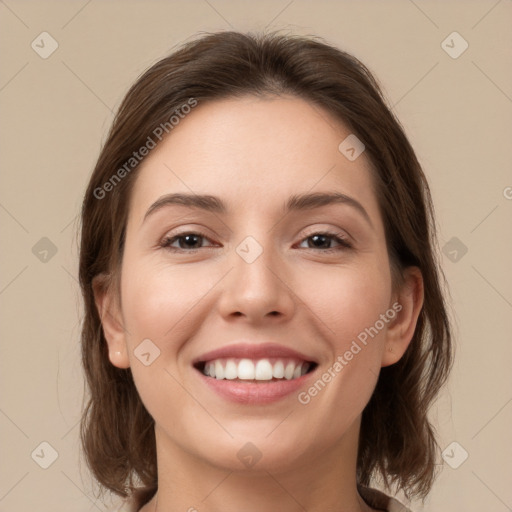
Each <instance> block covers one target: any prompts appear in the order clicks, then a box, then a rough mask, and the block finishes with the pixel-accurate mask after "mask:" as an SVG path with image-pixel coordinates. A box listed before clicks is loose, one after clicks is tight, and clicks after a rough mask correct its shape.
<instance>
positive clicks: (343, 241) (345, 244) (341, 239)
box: [160, 231, 353, 253]
mask: <svg viewBox="0 0 512 512" xmlns="http://www.w3.org/2000/svg"><path fill="white" fill-rule="evenodd" d="M189 235H196V236H199V237H201V238H204V239H206V240H209V241H211V240H210V239H209V238H208V237H207V236H206V235H204V234H203V233H200V232H197V231H187V232H184V233H180V234H178V235H174V236H171V237H166V238H164V239H163V240H162V242H161V244H160V247H162V248H163V249H166V250H168V251H171V252H175V253H178V252H181V253H184V252H186V253H196V252H197V251H199V250H200V249H181V248H177V247H171V244H172V243H174V242H175V241H177V240H179V239H180V238H185V237H186V236H189ZM317 235H320V236H326V237H329V238H332V239H333V240H334V241H335V242H338V244H339V245H338V246H337V247H331V248H329V249H321V248H320V249H315V248H313V247H307V248H306V249H307V250H312V251H315V252H323V253H334V252H338V251H342V250H347V249H352V248H353V246H352V244H351V243H350V242H349V241H348V239H347V238H346V237H345V236H344V235H343V234H342V233H334V232H330V231H318V232H314V233H312V234H311V235H309V236H307V237H305V238H303V239H302V240H301V243H302V242H303V241H304V240H307V239H308V238H312V237H314V236H317ZM207 248H208V247H206V249H207Z"/></svg>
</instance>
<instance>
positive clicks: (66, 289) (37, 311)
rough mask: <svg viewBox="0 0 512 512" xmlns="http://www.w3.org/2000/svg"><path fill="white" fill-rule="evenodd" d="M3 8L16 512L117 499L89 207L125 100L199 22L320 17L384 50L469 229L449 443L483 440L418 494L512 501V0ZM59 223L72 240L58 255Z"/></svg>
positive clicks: (430, 504)
mask: <svg viewBox="0 0 512 512" xmlns="http://www.w3.org/2000/svg"><path fill="white" fill-rule="evenodd" d="M0 15H1V21H0V23H1V26H0V34H1V35H0V38H1V42H2V65H1V77H0V108H1V116H2V117H1V119H2V123H1V135H0V143H1V164H2V175H1V189H0V222H1V225H2V235H3V242H2V245H1V274H0V303H1V308H2V309H1V311H2V313H1V316H2V322H1V335H2V344H1V358H0V361H1V397H0V428H1V453H2V456H1V460H2V463H1V483H0V511H1V512H14V511H23V512H26V511H29V510H30V511H38V512H39V511H40V512H46V511H48V512H50V511H51V512H58V511H66V512H85V511H96V510H105V506H104V505H103V504H101V503H100V502H99V501H96V500H95V498H94V495H93V491H94V490H95V487H94V484H93V482H92V480H91V478H90V475H89V473H88V472H87V468H86V466H85V463H84V461H83V459H82V458H80V456H79V450H78V446H79V444H78V427H77V425H78V421H79V415H80V406H81V400H82V391H83V381H82V375H81V367H80V361H79V315H80V300H79V289H78V284H77V281H76V275H77V260H76V253H77V250H76V228H77V223H76V215H77V213H78V211H79V206H80V202H81V197H82V194H83V192H84V189H85V185H86V183H87V180H88V176H89V174H90V172H91V170H92V167H93V164H94V162H95V159H96V158H97V155H98V151H99V148H100V144H101V142H102V141H103V140H104V138H105V135H106V131H107V129H108V127H109V125H110V123H111V121H112V112H113V111H115V109H116V108H117V106H118V105H119V103H120V100H121V98H122V96H123V95H124V93H125V92H126V90H127V88H128V87H129V86H130V85H131V83H132V82H133V81H134V80H135V79H136V77H137V76H138V75H139V74H140V73H141V72H142V71H143V70H144V69H146V68H147V67H148V66H149V65H151V64H152V63H154V62H155V61H156V60H158V59H159V58H161V57H163V56H164V55H166V54H167V53H168V52H169V51H170V50H171V48H173V47H174V46H175V45H177V44H178V43H180V42H182V41H184V40H186V39H188V38H190V37H192V36H193V35H194V34H196V33H198V32H199V31H216V30H225V29H230V28H233V29H236V30H257V29H264V28H265V27H267V28H269V29H272V28H275V29H282V28H284V29H289V30H291V31H293V32H296V33H300V34H316V35H320V36H322V37H324V38H326V39H327V40H328V41H330V42H332V43H334V44H336V45H338V46H339V47H341V48H343V49H345V50H347V51H349V52H352V53H354V54H355V55H356V56H357V57H359V58H360V59H361V60H362V61H363V62H364V63H365V64H367V65H368V66H369V68H370V69H371V70H372V71H373V72H374V73H375V74H376V76H377V77H378V79H379V80H380V81H381V83H382V85H383V87H384V89H385V92H386V95H387V97H388V98H389V102H390V104H391V105H393V108H394V110H395V111H396V113H397V115H398V116H399V118H400V119H401V121H402V123H403V125H404V127H405V129H406V132H407V134H408V136H409V137H410V140H411V142H412V144H413V146H414V147H415V149H416V151H417V154H418V157H419V159H420V161H421V163H422V164H423V166H424V168H425V171H426V173H427V175H428V177H429V179H430V183H431V185H432V190H433V195H434V201H435V205H436V211H437V215H438V222H439V226H440V233H439V236H440V245H441V247H445V244H447V243H448V242H449V241H450V240H451V239H452V237H457V239H459V241H460V243H462V244H464V246H466V247H467V253H466V254H464V255H463V256H462V258H460V259H459V260H458V261H452V260H451V259H450V258H452V259H453V254H454V253H452V255H451V256H450V252H449V251H452V250H453V248H454V246H453V244H454V243H455V242H453V241H451V242H450V244H452V245H448V246H446V249H445V252H446V254H447V255H443V256H442V263H443V268H444V271H445V273H446V276H447V278H448V281H449V283H450V287H451V294H452V298H453V316H454V317H456V338H457V347H458V350H457V361H456V364H455V368H454V371H453V374H452V377H451V380H450V383H449V386H448V387H447V389H446V390H445V392H444V393H443V395H442V396H441V397H440V399H439V401H438V404H437V406H436V407H435V409H434V410H433V411H432V417H433V419H434V421H435V422H436V425H437V427H438V430H439V433H440V437H441V445H442V448H443V449H444V448H446V447H448V446H449V445H450V443H452V442H457V443H458V444H459V445H458V446H456V447H455V450H454V451H453V452H452V451H451V449H450V450H448V454H449V455H451V458H450V459H448V458H447V460H450V462H451V464H452V465H456V464H455V462H460V460H461V459H460V458H461V455H462V454H463V452H462V450H465V451H467V453H468V454H469V456H468V458H467V460H465V461H464V462H463V463H462V464H461V465H460V466H459V467H458V468H457V469H452V467H450V466H449V465H448V464H447V463H446V462H444V463H443V459H442V458H441V454H440V455H439V457H440V458H439V460H440V464H443V470H442V472H441V475H440V477H439V479H438V480H437V482H436V485H435V487H434V489H433V491H432V493H431V495H430V497H429V499H428V500H427V502H426V504H425V506H424V507H423V508H422V507H421V506H420V504H417V503H413V504H411V505H412V507H413V509H414V510H415V511H420V510H424V511H435V512H440V511H443V512H450V511H462V510H463V511H465V512H472V511H475V512H476V511H478V512H480V511H482V510H485V511H495V512H502V511H503V512H505V511H507V510H511V509H512V487H511V486H510V475H511V474H512V472H511V469H512V468H511V460H512V459H511V455H512V453H511V443H510V434H509V432H510V424H511V419H512V386H511V384H512V382H511V372H510V366H511V355H512V343H511V342H512V336H511V334H510V333H511V327H512V322H511V313H512V271H511V263H510V262H511V261H512V237H511V236H510V235H511V222H510V221H511V219H512V188H510V187H512V172H511V162H512V159H511V156H512V144H511V140H512V138H511V136H512V66H511V60H512V59H511V57H512V31H511V30H510V26H511V25H510V22H511V21H512V2H511V1H510V0H499V1H496V0H488V1H473V2H467V1H466V2H461V1H458V2H455V1H452V2H427V1H424V2H420V1H419V0H416V1H415V2H413V1H410V0H401V1H388V2H383V1H375V2H373V1H372V2H370V1H365V2H362V1H359V2H355V1H354V2H348V1H340V2H334V1H331V2H329V1H318V2H312V1H308V2H305V1H299V0H295V1H293V0H292V1H289V0H282V1H275V2H270V1H263V2H258V3H256V2H254V3H249V2H248V1H232V0H231V1H227V0H208V1H206V0H204V1H189V2H177V1H174V2H155V1H153V2H144V3H143V2H142V1H138V2H133V1H131V2H120V1H109V2H101V1H99V0H92V1H81V2H71V1H69V2H48V1H38V2H34V1H31V2H28V1H26V2H25V1H24V2H22V1H14V0H5V1H0ZM43 31H46V32H48V33H49V34H51V36H52V37H53V38H54V39H55V40H56V41H57V42H58V45H59V46H58V48H57V50H56V51H55V52H54V53H53V54H52V55H51V56H49V57H48V58H47V59H43V58H41V57H40V56H39V54H38V53H36V52H35V51H34V50H33V49H32V47H31V43H32V41H34V40H36V42H37V41H38V40H40V38H39V39H36V38H37V37H38V36H39V34H40V33H41V32H43ZM453 31H457V32H458V33H459V34H460V35H461V36H462V37H463V38H464V40H466V41H467V42H468V44H469V47H468V49H467V50H466V51H465V52H464V53H462V54H461V55H460V56H459V57H458V58H456V59H453V58H452V57H450V56H449V55H448V54H447V53H446V52H445V50H444V49H443V47H442V46H441V43H442V42H443V40H445V39H446V38H447V36H448V35H449V34H451V33H452V32H453ZM448 41H450V39H449V40H448ZM448 44H450V45H451V46H454V49H455V50H457V49H458V48H461V46H460V44H461V41H460V40H458V41H457V40H455V42H454V43H453V44H452V43H451V42H449V43H448ZM46 48H48V45H46ZM507 187H508V188H507ZM43 237H47V238H48V239H49V240H51V242H52V244H54V246H55V248H56V249H57V252H56V254H55V255H53V256H52V253H51V252H49V253H48V254H47V255H46V258H47V261H46V262H44V261H41V259H40V258H44V253H42V252H41V251H42V250H44V249H45V247H46V246H45V245H44V244H48V242H47V241H43V242H39V241H40V239H41V238H43ZM38 242H39V243H40V244H42V245H40V246H36V249H34V252H35V253H36V254H34V252H33V247H34V246H35V245H36V244H37V243H38ZM457 243H459V242H457ZM41 247H42V249H41ZM46 248H47V247H46ZM457 250H459V251H460V249H457ZM38 251H39V252H38ZM458 254H459V257H460V254H461V253H460V252H459V253H458ZM44 441H45V442H47V443H49V444H50V445H51V446H52V447H53V448H54V449H55V450H56V451H57V452H58V458H57V459H56V460H55V462H54V463H53V464H52V465H51V466H50V467H49V468H48V469H42V468H41V467H40V466H39V465H38V464H37V463H36V461H37V462H39V463H41V461H43V459H44V458H45V457H46V460H47V461H48V460H50V459H49V457H50V450H49V449H48V448H47V447H46V448H45V447H44V446H43V447H42V448H41V447H40V446H39V445H40V443H41V442H44ZM41 449H43V452H41ZM34 450H35V453H34V456H33V458H32V456H31V454H32V453H33V452H34ZM42 453H44V454H45V455H44V456H42V455H41V454H42ZM37 454H39V457H38V456H37ZM454 461H455V462H454Z"/></svg>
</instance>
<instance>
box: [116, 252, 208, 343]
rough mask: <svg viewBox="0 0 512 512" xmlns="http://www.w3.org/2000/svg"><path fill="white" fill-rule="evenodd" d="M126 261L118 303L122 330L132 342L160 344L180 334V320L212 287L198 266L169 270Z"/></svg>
mask: <svg viewBox="0 0 512 512" xmlns="http://www.w3.org/2000/svg"><path fill="white" fill-rule="evenodd" d="M131 263H132V260H131V259H129V258H128V259H127V261H126V266H125V268H124V269H123V279H122V300H123V315H124V318H125V323H126V325H125V326H126V329H127V331H128V332H129V333H130V335H131V338H132V343H134V342H136V341H137V339H138V338H140V337H141V336H142V337H145V338H150V339H154V340H155V343H157V344H162V343H163V342H164V340H168V339H170V338H175V336H176V334H177V333H179V332H180V327H181V325H180V324H181V320H182V319H184V318H185V317H186V316H187V314H188V312H192V311H193V308H194V306H195V305H197V304H198V303H199V302H200V300H201V298H202V297H203V296H204V295H205V294H206V293H207V292H208V290H209V288H210V287H211V286H212V284H211V283H210V280H211V278H210V279H208V277H207V276H203V274H204V272H202V271H201V270H200V269H199V267H195V266H194V265H189V266H188V268H184V267H183V266H176V267H171V266H169V265H166V266H164V265H162V264H161V263H154V262H152V261H151V259H148V260H147V261H138V262H135V261H134V262H133V264H131Z"/></svg>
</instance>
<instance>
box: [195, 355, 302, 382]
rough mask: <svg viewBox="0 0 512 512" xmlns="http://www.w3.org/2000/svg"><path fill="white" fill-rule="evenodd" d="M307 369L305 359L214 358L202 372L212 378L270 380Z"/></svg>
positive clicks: (299, 374) (287, 377)
mask: <svg viewBox="0 0 512 512" xmlns="http://www.w3.org/2000/svg"><path fill="white" fill-rule="evenodd" d="M308 369H309V363H306V362H305V361H283V360H280V359H277V360H275V361H273V362H271V361H270V360H269V359H258V360H256V361H253V360H251V359H240V360H239V361H237V360H235V359H216V360H215V361H208V362H207V363H206V364H205V366H204V370H203V373H204V374H205V375H208V376H210V377H213V378H214V379H229V380H232V379H242V380H272V378H273V377H274V378H276V379H282V378H285V379H287V380H291V379H296V378H298V377H300V376H301V375H304V374H305V373H307V371H308Z"/></svg>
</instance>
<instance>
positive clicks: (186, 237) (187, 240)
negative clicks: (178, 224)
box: [180, 235, 202, 248]
mask: <svg viewBox="0 0 512 512" xmlns="http://www.w3.org/2000/svg"><path fill="white" fill-rule="evenodd" d="M201 238H202V237H201V236H200V235H183V236H181V237H180V240H181V241H183V240H186V242H185V244H186V245H185V247H186V248H191V247H192V248H195V247H193V246H194V245H195V244H194V242H193V241H192V242H191V244H190V245H189V242H190V241H191V239H195V240H196V243H197V240H198V239H199V240H201ZM182 245H183V244H182V243H181V242H180V246H182ZM199 245H201V244H199ZM182 248H183V247H182Z"/></svg>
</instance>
